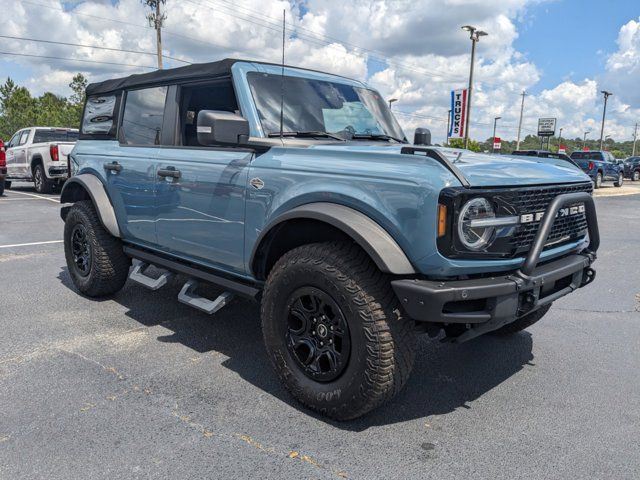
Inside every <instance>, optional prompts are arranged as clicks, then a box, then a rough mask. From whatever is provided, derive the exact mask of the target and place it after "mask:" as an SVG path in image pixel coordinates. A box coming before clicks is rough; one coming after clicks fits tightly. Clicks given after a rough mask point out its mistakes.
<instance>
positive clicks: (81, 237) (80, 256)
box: [71, 223, 91, 277]
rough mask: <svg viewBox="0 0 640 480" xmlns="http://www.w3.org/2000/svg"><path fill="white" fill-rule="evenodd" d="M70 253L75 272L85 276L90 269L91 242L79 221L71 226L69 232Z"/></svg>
mask: <svg viewBox="0 0 640 480" xmlns="http://www.w3.org/2000/svg"><path fill="white" fill-rule="evenodd" d="M71 254H72V255H73V265H74V267H75V269H76V270H77V272H78V273H79V274H80V275H81V276H83V277H86V276H87V275H89V272H90V271H91V243H89V239H88V238H87V230H86V228H85V227H84V225H82V224H81V223H78V224H77V225H75V226H74V227H73V230H72V232H71Z"/></svg>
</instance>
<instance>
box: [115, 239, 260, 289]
mask: <svg viewBox="0 0 640 480" xmlns="http://www.w3.org/2000/svg"><path fill="white" fill-rule="evenodd" d="M124 253H125V254H126V255H127V256H129V257H131V258H133V259H137V260H140V261H142V262H144V263H148V264H151V265H155V266H156V267H157V268H164V269H166V270H168V271H170V272H174V273H181V274H183V275H186V276H187V277H189V278H195V279H197V280H201V281H204V282H207V283H211V284H213V285H217V286H219V287H220V288H221V289H223V290H224V291H227V292H232V293H233V294H237V295H240V296H242V297H246V298H250V299H253V300H257V299H258V298H259V297H260V294H261V291H262V289H261V287H260V285H259V284H255V283H250V282H244V281H242V280H234V279H232V278H230V277H228V276H222V275H221V274H219V273H218V272H216V271H215V270H211V269H207V268H205V267H199V266H197V265H195V264H193V263H186V262H182V261H180V260H178V259H174V258H170V257H168V256H166V255H157V254H155V253H152V252H150V251H148V250H144V249H142V248H138V247H134V246H132V245H125V246H124Z"/></svg>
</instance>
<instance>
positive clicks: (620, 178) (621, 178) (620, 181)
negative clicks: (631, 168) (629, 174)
mask: <svg viewBox="0 0 640 480" xmlns="http://www.w3.org/2000/svg"><path fill="white" fill-rule="evenodd" d="M623 183H624V175H623V174H622V173H618V180H617V181H615V182H613V186H614V187H621V186H622V184H623Z"/></svg>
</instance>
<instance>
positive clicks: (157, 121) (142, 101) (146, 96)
mask: <svg viewBox="0 0 640 480" xmlns="http://www.w3.org/2000/svg"><path fill="white" fill-rule="evenodd" d="M166 97H167V87H154V88H145V89H143V90H132V91H130V92H127V96H126V100H125V106H124V114H123V116H122V126H121V129H122V131H121V135H122V139H123V140H124V143H125V144H127V145H160V133H161V132H162V120H163V117H164V103H165V99H166Z"/></svg>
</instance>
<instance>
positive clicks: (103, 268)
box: [64, 200, 131, 297]
mask: <svg viewBox="0 0 640 480" xmlns="http://www.w3.org/2000/svg"><path fill="white" fill-rule="evenodd" d="M64 255H65V258H66V260H67V268H68V269H69V274H70V275H71V279H72V280H73V283H74V285H75V286H76V287H77V288H78V290H80V292H82V293H84V294H85V295H87V296H89V297H103V296H106V295H111V294H114V293H116V292H117V291H118V290H120V289H121V288H122V287H123V286H124V284H125V282H126V281H127V277H128V275H129V267H130V266H131V260H130V259H129V258H128V257H127V256H126V255H125V254H124V251H123V249H122V243H121V242H120V239H118V238H116V237H114V236H112V235H111V234H110V233H109V232H107V230H106V229H105V228H104V227H103V226H102V224H101V223H100V220H99V218H98V214H97V213H96V211H95V209H94V207H93V204H92V203H91V201H89V200H83V201H81V202H77V203H75V204H74V205H73V206H72V207H71V209H70V210H69V213H68V214H67V218H66V220H65V224H64Z"/></svg>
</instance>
